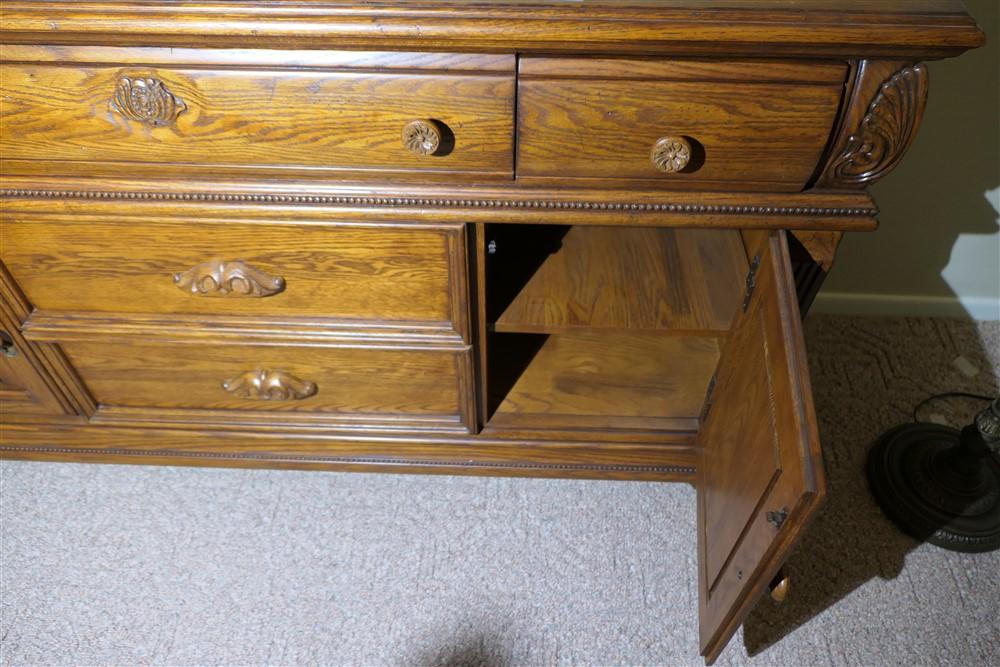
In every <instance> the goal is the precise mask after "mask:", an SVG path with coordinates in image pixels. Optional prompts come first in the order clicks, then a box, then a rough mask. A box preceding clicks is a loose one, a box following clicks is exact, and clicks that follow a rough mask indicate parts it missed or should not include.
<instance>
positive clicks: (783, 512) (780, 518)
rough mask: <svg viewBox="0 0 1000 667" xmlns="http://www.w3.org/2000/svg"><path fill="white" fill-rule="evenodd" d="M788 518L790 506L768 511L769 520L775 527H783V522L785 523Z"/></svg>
mask: <svg viewBox="0 0 1000 667" xmlns="http://www.w3.org/2000/svg"><path fill="white" fill-rule="evenodd" d="M787 518H788V508H786V507H782V508H781V509H780V510H778V511H777V512H768V513H767V522H768V523H769V524H771V525H772V526H774V527H775V528H781V524H783V523H785V519H787Z"/></svg>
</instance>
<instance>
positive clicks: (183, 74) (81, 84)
mask: <svg viewBox="0 0 1000 667" xmlns="http://www.w3.org/2000/svg"><path fill="white" fill-rule="evenodd" d="M21 50H24V49H21ZM108 51H111V52H113V53H109V54H105V53H104V52H103V51H102V50H101V49H90V50H88V51H86V52H85V53H82V52H61V53H63V55H64V56H65V57H67V58H79V59H82V60H86V61H91V62H79V63H59V64H57V63H51V64H50V63H38V62H35V63H26V64H21V63H12V62H8V63H7V64H4V65H3V66H2V69H0V73H2V75H0V87H2V95H3V100H4V104H3V118H2V120H3V126H4V132H3V139H2V143H0V150H2V152H3V154H4V157H5V159H7V160H26V161H35V160H46V161H59V162H60V163H61V164H60V166H59V167H51V168H52V169H58V170H61V171H63V172H72V171H74V170H81V169H85V170H92V169H93V167H92V166H88V165H93V164H94V163H117V164H118V165H119V168H121V169H127V170H128V173H129V174H130V175H131V174H134V173H136V171H143V170H147V171H153V172H155V173H156V174H165V173H170V172H180V173H183V174H185V175H191V174H192V173H198V170H201V171H202V172H205V173H207V174H209V175H214V174H216V173H218V170H219V169H223V170H225V169H227V168H233V169H235V168H241V169H243V170H245V169H246V168H248V167H254V168H258V169H262V170H268V171H270V172H272V173H273V172H277V171H279V170H280V171H281V172H282V173H287V172H288V171H289V170H290V169H291V170H294V169H295V168H299V169H298V172H297V173H299V174H304V175H309V174H312V175H314V176H316V175H318V176H322V175H323V173H324V172H326V171H327V170H336V171H342V170H354V171H356V172H357V173H358V174H359V175H362V176H363V174H364V172H371V171H374V172H376V173H383V172H386V171H389V172H397V173H400V174H405V173H416V174H421V175H422V178H427V177H428V176H432V175H433V174H434V172H440V173H441V175H440V178H442V179H444V178H449V179H450V178H454V176H445V175H444V174H445V173H449V174H454V173H456V172H458V173H462V172H467V173H469V174H473V175H475V176H476V177H477V178H484V177H485V178H489V177H491V176H493V177H497V178H508V179H509V178H510V176H511V173H512V154H513V148H512V145H513V115H514V112H513V99H514V72H513V71H512V63H513V59H509V63H508V64H506V65H504V62H505V61H500V60H499V59H498V58H496V57H493V59H492V60H490V59H489V58H488V57H484V58H482V59H481V60H483V61H484V62H483V63H482V64H483V66H484V67H488V68H490V69H487V70H486V71H476V70H466V71H455V72H452V71H449V70H448V69H447V68H448V67H449V66H450V64H451V62H452V61H453V60H456V59H459V58H461V57H460V56H448V55H444V54H442V55H440V56H438V59H437V60H436V61H434V62H432V63H429V64H428V63H426V62H424V61H427V58H426V57H424V58H423V59H422V60H421V59H419V58H416V59H415V61H416V62H417V67H416V68H411V69H403V68H404V66H405V58H404V57H402V56H405V55H406V54H397V56H396V57H392V54H381V55H382V56H383V57H382V58H377V57H375V56H370V57H368V58H367V59H362V58H361V57H360V56H358V57H357V58H356V59H357V60H362V62H360V63H359V64H360V65H361V66H359V67H354V66H353V65H354V64H355V63H352V62H350V59H349V58H348V56H345V55H344V54H340V53H333V54H330V53H325V52H320V55H314V56H310V57H308V58H307V59H306V62H305V64H306V65H307V67H303V68H302V69H276V68H275V67H276V65H277V63H280V62H281V58H280V55H281V54H280V52H278V53H277V55H275V52H265V55H266V57H264V55H261V54H260V53H258V52H254V51H246V52H245V57H244V58H243V59H242V60H241V61H239V64H240V65H241V66H242V67H245V68H246V69H233V68H230V66H229V65H227V64H220V65H218V66H215V65H214V64H213V60H214V61H215V62H219V61H221V60H224V54H222V55H213V54H211V53H210V52H195V53H194V54H191V53H190V50H187V51H188V52H189V53H188V55H187V56H186V57H181V56H178V55H176V54H170V53H165V52H167V51H168V50H166V49H150V50H149V51H150V53H148V54H147V53H145V51H144V50H142V49H135V50H127V49H109V50H108ZM180 51H182V52H183V51H185V50H180ZM18 53H19V51H18V50H17V49H16V47H10V48H8V49H7V50H6V51H5V55H6V56H7V59H8V60H9V59H10V58H11V57H12V56H16V55H18ZM324 54H325V55H324ZM38 55H39V54H37V53H35V52H34V51H32V52H30V53H28V54H24V56H23V57H28V56H31V57H36V56H38ZM42 55H47V54H46V53H43V54H42ZM376 55H379V54H376ZM144 57H148V59H149V60H148V62H152V63H156V64H143V58H144ZM53 59H55V58H53ZM295 59H296V54H289V55H288V56H287V62H289V63H291V62H292V61H294V60H295ZM100 60H107V61H109V62H107V63H102V62H93V61H100ZM164 60H168V61H169V60H173V62H168V63H166V64H164V63H163V61H164ZM230 60H234V61H235V58H234V57H230ZM467 60H468V58H465V61H467ZM113 61H117V62H113ZM185 61H187V62H185ZM255 62H260V63H262V64H261V65H259V66H258V67H256V68H255V67H254V63H255ZM421 62H424V64H423V65H421ZM463 62H464V61H463ZM122 63H124V64H122ZM344 63H346V64H347V65H352V66H344ZM193 64H197V65H198V66H197V67H193V66H192V65H193ZM478 64H479V63H477V62H473V63H472V65H471V66H476V65H478ZM432 65H433V66H435V67H438V69H432ZM421 67H422V68H423V70H421ZM505 67H507V68H509V69H508V70H507V71H504V68H505ZM307 171H308V172H309V173H308V174H307V173H305V172H307ZM328 176H329V174H327V177H328Z"/></svg>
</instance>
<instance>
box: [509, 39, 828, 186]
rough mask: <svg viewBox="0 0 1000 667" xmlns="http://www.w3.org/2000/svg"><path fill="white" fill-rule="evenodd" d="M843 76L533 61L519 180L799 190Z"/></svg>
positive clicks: (522, 99) (817, 70)
mask: <svg viewBox="0 0 1000 667" xmlns="http://www.w3.org/2000/svg"><path fill="white" fill-rule="evenodd" d="M845 76H846V69H845V68H844V66H843V65H820V66H814V67H807V66H804V65H802V66H790V65H785V66H780V65H776V64H773V63H700V62H675V63H670V62H667V63H650V62H646V61H634V62H633V61H600V60H599V61H588V60H561V59H546V58H540V59H526V60H525V61H522V67H521V80H520V82H519V87H518V133H519V134H518V154H517V165H518V166H517V173H518V178H519V179H524V180H530V179H552V178H581V179H587V178H590V179H600V180H601V182H602V183H606V182H609V181H610V182H614V181H619V182H623V183H630V182H631V183H635V182H636V181H641V182H642V183H643V185H659V186H662V187H667V188H670V187H678V188H683V187H711V186H712V184H719V185H720V186H725V187H733V186H735V185H738V184H742V186H743V188H742V189H758V190H774V191H795V190H799V189H801V188H802V187H803V186H804V185H805V184H806V182H807V181H808V180H809V179H810V178H811V177H812V175H813V172H814V171H815V169H816V167H817V163H818V162H819V159H820V157H821V154H822V152H823V149H824V147H825V146H826V143H827V142H828V140H829V138H830V133H831V131H832V128H833V123H834V120H835V117H836V114H837V111H838V106H839V102H840V97H841V94H842V90H843V82H844V77H845Z"/></svg>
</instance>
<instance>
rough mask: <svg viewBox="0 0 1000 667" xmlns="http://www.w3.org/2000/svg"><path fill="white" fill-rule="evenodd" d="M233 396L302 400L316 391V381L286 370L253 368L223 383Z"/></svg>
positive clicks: (257, 399) (274, 399)
mask: <svg viewBox="0 0 1000 667" xmlns="http://www.w3.org/2000/svg"><path fill="white" fill-rule="evenodd" d="M222 388H223V389H225V390H226V391H228V392H229V393H230V394H232V395H233V396H236V397H238V398H245V399H248V400H253V401H300V400H302V399H304V398H309V397H310V396H312V395H313V394H315V393H316V390H317V387H316V383H315V382H309V381H307V380H300V379H298V378H297V377H295V376H294V375H291V374H289V373H286V372H284V371H266V370H253V371H247V372H245V373H243V374H241V375H238V376H236V377H234V378H232V379H231V380H226V381H225V382H223V383H222Z"/></svg>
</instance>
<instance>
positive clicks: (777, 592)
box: [768, 572, 791, 602]
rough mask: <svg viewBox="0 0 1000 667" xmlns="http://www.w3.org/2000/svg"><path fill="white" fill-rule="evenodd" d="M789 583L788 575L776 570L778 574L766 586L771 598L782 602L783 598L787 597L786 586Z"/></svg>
mask: <svg viewBox="0 0 1000 667" xmlns="http://www.w3.org/2000/svg"><path fill="white" fill-rule="evenodd" d="M790 584H791V580H790V579H789V578H788V575H786V574H785V573H784V572H778V576H776V577H775V578H774V580H773V581H772V582H771V584H770V586H768V588H770V589H771V598H772V599H773V600H774V601H775V602H784V601H785V598H787V597H788V587H789V585H790Z"/></svg>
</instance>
